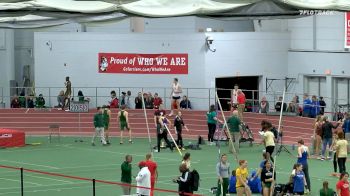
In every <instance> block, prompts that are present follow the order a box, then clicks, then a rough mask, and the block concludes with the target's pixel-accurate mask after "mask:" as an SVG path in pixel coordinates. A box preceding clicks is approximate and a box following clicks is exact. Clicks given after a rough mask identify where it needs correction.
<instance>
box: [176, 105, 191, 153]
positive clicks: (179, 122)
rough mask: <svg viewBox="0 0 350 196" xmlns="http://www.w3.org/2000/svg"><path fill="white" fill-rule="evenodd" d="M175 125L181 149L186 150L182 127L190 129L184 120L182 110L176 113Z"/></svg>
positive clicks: (177, 141)
mask: <svg viewBox="0 0 350 196" xmlns="http://www.w3.org/2000/svg"><path fill="white" fill-rule="evenodd" d="M174 127H175V132H176V133H177V140H176V143H177V145H178V146H179V148H180V149H181V150H185V148H184V143H183V141H182V127H184V128H185V129H186V130H188V129H187V127H186V125H185V123H184V121H183V118H182V113H181V111H178V112H177V115H176V117H175V120H174Z"/></svg>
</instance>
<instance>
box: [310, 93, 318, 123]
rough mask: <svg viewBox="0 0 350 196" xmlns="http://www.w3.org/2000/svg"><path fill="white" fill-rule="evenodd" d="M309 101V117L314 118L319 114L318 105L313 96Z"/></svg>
mask: <svg viewBox="0 0 350 196" xmlns="http://www.w3.org/2000/svg"><path fill="white" fill-rule="evenodd" d="M311 99H312V101H311V109H310V117H311V118H315V117H316V116H317V115H319V114H320V103H319V102H318V100H317V98H316V96H315V95H312V98H311Z"/></svg>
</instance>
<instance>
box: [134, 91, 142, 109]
mask: <svg viewBox="0 0 350 196" xmlns="http://www.w3.org/2000/svg"><path fill="white" fill-rule="evenodd" d="M135 109H142V95H141V92H139V93H138V94H137V97H135Z"/></svg>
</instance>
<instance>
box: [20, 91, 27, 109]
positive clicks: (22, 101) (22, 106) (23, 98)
mask: <svg viewBox="0 0 350 196" xmlns="http://www.w3.org/2000/svg"><path fill="white" fill-rule="evenodd" d="M18 100H19V105H20V106H21V108H25V107H26V96H25V94H24V91H22V92H21V93H20V94H19V97H18Z"/></svg>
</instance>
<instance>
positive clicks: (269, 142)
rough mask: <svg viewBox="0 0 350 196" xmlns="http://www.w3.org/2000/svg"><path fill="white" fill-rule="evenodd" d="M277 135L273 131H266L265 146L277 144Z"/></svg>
mask: <svg viewBox="0 0 350 196" xmlns="http://www.w3.org/2000/svg"><path fill="white" fill-rule="evenodd" d="M274 138H275V135H274V134H273V133H272V132H271V131H266V132H265V146H275V140H274Z"/></svg>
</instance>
